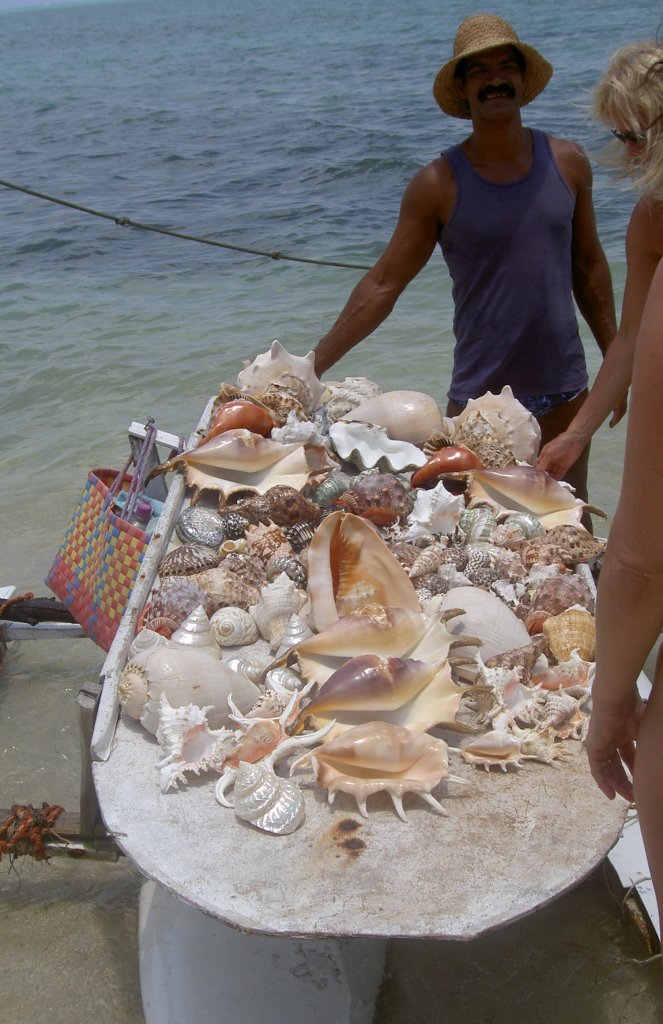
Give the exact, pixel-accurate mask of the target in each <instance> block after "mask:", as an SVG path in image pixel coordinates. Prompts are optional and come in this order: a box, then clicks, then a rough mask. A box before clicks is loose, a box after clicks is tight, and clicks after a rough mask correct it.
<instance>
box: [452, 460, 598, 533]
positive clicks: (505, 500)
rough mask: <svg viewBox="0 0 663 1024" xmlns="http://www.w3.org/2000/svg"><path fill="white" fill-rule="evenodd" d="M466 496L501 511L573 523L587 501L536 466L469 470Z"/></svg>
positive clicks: (470, 500)
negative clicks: (505, 510) (576, 495)
mask: <svg viewBox="0 0 663 1024" xmlns="http://www.w3.org/2000/svg"><path fill="white" fill-rule="evenodd" d="M469 478H470V480H469V484H468V489H467V496H468V500H469V503H470V504H472V503H477V502H488V503H489V504H492V505H493V506H496V507H497V510H498V511H502V510H504V509H512V510H515V511H518V512H522V511H525V512H533V513H534V515H536V516H538V517H539V518H542V517H543V518H544V519H547V517H551V518H550V519H549V521H547V522H544V523H543V525H544V526H545V525H550V526H552V525H558V516H559V513H563V514H564V515H563V516H562V521H564V522H568V523H570V524H571V525H573V524H577V523H579V522H580V518H581V516H582V513H583V509H584V508H585V503H584V502H583V501H581V500H580V498H575V497H574V495H573V489H572V488H571V487H570V486H569V485H568V484H564V483H560V482H559V481H558V480H555V479H554V478H553V477H551V476H550V475H549V474H548V473H546V472H545V471H544V470H542V469H537V468H536V467H534V466H507V467H505V468H504V469H480V470H474V471H473V472H471V473H469Z"/></svg>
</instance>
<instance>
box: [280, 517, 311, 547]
mask: <svg viewBox="0 0 663 1024" xmlns="http://www.w3.org/2000/svg"><path fill="white" fill-rule="evenodd" d="M314 533H315V530H314V529H313V527H312V526H311V524H310V523H295V525H294V526H291V527H290V529H289V530H288V532H287V533H286V538H287V541H288V543H289V544H290V546H291V547H292V549H293V551H295V552H299V551H303V549H304V548H305V547H307V546H308V545H309V544H310V543H311V541H312V540H313V534H314Z"/></svg>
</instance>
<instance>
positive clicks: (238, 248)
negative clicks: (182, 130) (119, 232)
mask: <svg viewBox="0 0 663 1024" xmlns="http://www.w3.org/2000/svg"><path fill="white" fill-rule="evenodd" d="M0 185H4V187H5V188H12V189H14V191H16V192H24V193H25V194H26V195H28V196H35V197H36V198H37V199H45V200H47V202H49V203H56V204H57V205H58V206H66V207H68V208H69V209H70V210H78V211H79V213H88V214H90V215H91V216H93V217H102V218H103V219H104V220H112V221H113V223H114V224H117V225H118V226H119V227H129V228H140V229H141V231H153V232H155V233H156V234H158V235H170V236H171V238H182V239H184V240H185V241H187V242H200V243H201V244H202V245H214V246H216V247H217V248H218V249H230V250H231V251H232V252H243V253H248V254H249V255H250V256H266V257H267V258H268V259H270V260H289V261H290V262H292V263H312V264H314V265H315V266H319V267H344V268H345V269H347V270H370V267H369V266H367V265H365V264H363V263H343V262H341V261H337V260H315V259H309V258H307V257H306V256H289V255H288V254H287V253H284V252H280V251H278V250H275V251H273V252H265V251H264V250H263V249H251V248H249V247H248V246H244V245H233V244H232V243H231V242H217V241H216V239H214V238H205V237H204V236H200V235H188V234H184V233H183V232H181V231H171V230H170V229H169V228H162V227H159V226H158V225H156V224H141V223H140V222H139V221H136V220H132V219H131V218H130V217H118V216H117V215H116V214H114V213H104V212H103V210H93V209H92V208H91V207H89V206H81V205H79V204H78V203H72V202H69V200H67V199H59V198H58V197H57V196H49V195H47V194H46V193H45V192H37V191H36V190H35V189H33V188H27V187H26V186H24V185H16V184H15V183H14V182H13V181H5V180H4V179H2V178H0Z"/></svg>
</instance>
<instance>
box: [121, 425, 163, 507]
mask: <svg viewBox="0 0 663 1024" xmlns="http://www.w3.org/2000/svg"><path fill="white" fill-rule="evenodd" d="M156 440H157V428H156V426H155V425H154V420H153V419H152V418H150V419H148V421H147V423H146V424H145V440H144V441H143V443H142V445H141V449H140V454H139V455H138V458H137V459H136V460H135V463H136V468H135V470H134V473H133V476H132V479H131V483H130V484H129V487H128V490H127V500H126V503H125V505H124V509H123V511H122V518H123V519H131V517H132V516H133V514H134V512H135V510H136V505H137V504H138V500H139V496H140V493H141V491H142V490H143V487H144V486H145V476H146V472H147V464H148V459H149V457H150V454H151V452H152V449H153V448H154V446H155V444H156ZM133 462H134V456H133V454H132V455H130V456H129V458H128V459H127V462H126V463H125V465H124V467H123V469H121V470H120V472H119V473H118V475H117V477H116V478H115V480H114V481H113V484H112V485H111V488H110V493H111V495H113V497H114V496H115V495H116V494H117V493H118V492H119V490H120V487H121V486H122V481H123V480H124V477H125V475H126V474H127V472H128V471H129V468H130V466H131V464H132V463H133Z"/></svg>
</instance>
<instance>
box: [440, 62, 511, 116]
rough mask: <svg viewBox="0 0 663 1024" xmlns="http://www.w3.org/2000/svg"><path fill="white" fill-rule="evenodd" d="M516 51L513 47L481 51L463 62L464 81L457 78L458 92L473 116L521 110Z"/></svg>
mask: <svg viewBox="0 0 663 1024" xmlns="http://www.w3.org/2000/svg"><path fill="white" fill-rule="evenodd" d="M520 68H521V64H520V61H519V54H518V53H517V52H516V50H515V49H514V47H513V46H498V47H495V48H494V49H491V50H482V51H481V52H480V53H475V54H473V56H471V57H467V58H466V61H465V81H464V82H463V81H461V80H460V79H456V87H457V88H458V91H459V95H460V96H461V97H462V98H463V99H464V100H467V102H468V104H469V107H470V113H471V114H472V116H473V117H474V116H475V115H478V116H480V117H488V118H490V119H492V118H494V117H495V116H497V117H504V116H505V115H510V114H512V113H513V110H514V106H515V108H516V109H520V106H521V103H522V97H523V73H522V71H521V69H520Z"/></svg>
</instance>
